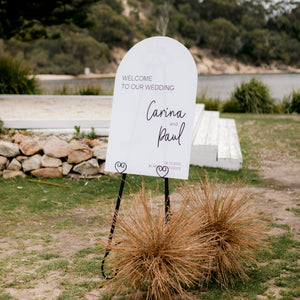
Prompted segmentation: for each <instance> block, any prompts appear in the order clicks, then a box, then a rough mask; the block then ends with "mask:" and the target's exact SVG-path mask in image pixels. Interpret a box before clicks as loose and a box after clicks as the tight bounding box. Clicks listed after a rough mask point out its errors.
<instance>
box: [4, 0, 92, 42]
mask: <svg viewBox="0 0 300 300" xmlns="http://www.w3.org/2000/svg"><path fill="white" fill-rule="evenodd" d="M94 1H97V0H60V1H59V0H56V1H42V0H31V1H24V0H1V1H0V37H1V38H3V39H10V38H11V37H13V36H16V35H17V36H19V37H20V38H23V37H24V36H26V37H27V38H28V36H31V37H32V39H34V38H35V37H37V38H40V36H41V35H40V34H37V32H36V29H33V27H34V26H35V25H42V26H51V25H57V24H63V23H69V24H70V23H73V24H75V25H77V26H79V27H90V26H92V25H93V24H92V23H91V21H89V20H88V15H87V7H88V6H89V5H90V4H91V3H93V2H94ZM42 35H43V36H46V34H45V32H43V34H42Z"/></svg>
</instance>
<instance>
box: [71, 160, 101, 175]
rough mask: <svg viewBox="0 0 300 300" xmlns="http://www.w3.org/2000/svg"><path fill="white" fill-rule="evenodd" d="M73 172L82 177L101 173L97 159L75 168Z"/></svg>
mask: <svg viewBox="0 0 300 300" xmlns="http://www.w3.org/2000/svg"><path fill="white" fill-rule="evenodd" d="M73 171H74V172H77V173H80V174H82V175H96V174H98V173H99V164H98V162H97V159H95V158H92V159H90V160H88V161H84V162H82V163H80V164H78V165H76V166H74V168H73Z"/></svg>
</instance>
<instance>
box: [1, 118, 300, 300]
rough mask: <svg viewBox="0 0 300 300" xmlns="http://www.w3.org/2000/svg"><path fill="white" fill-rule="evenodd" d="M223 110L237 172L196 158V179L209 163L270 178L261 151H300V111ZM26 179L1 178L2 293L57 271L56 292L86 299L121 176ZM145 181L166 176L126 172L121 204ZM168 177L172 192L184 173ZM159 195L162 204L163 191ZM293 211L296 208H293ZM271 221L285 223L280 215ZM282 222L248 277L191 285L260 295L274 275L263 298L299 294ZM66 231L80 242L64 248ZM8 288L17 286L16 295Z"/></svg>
mask: <svg viewBox="0 0 300 300" xmlns="http://www.w3.org/2000/svg"><path fill="white" fill-rule="evenodd" d="M222 117H230V118H234V119H235V120H236V124H237V128H238V132H239V139H240V144H241V149H242V154H243V159H244V162H243V168H242V170H240V171H238V172H237V171H225V170H216V169H213V168H200V167H195V166H191V168H190V176H189V182H190V183H191V184H192V183H195V182H197V179H198V177H199V176H200V177H203V176H204V175H205V173H204V171H206V172H207V173H208V174H209V177H210V178H218V179H219V180H220V181H222V182H224V181H226V182H232V181H233V180H236V179H238V178H241V179H243V180H244V182H245V185H248V186H252V185H256V186H266V185H269V183H268V182H266V181H265V180H263V179H262V178H260V175H259V169H260V161H261V157H260V155H261V154H262V152H264V153H266V155H274V153H275V155H278V157H280V155H285V156H290V157H292V158H293V159H299V158H300V157H299V155H300V151H299V149H300V145H299V142H300V133H299V123H300V119H299V117H297V118H290V117H288V116H279V115H250V114H223V115H222ZM29 179H30V178H29V177H27V178H25V179H23V178H14V179H3V178H2V177H1V178H0V299H22V296H16V295H17V292H20V293H21V292H22V291H25V292H26V291H27V292H28V293H29V292H30V291H32V290H34V289H35V288H36V287H37V286H38V285H39V282H41V281H42V282H46V281H47V280H48V279H49V281H51V280H50V278H52V280H53V276H54V277H55V278H57V279H56V281H57V285H58V288H59V291H60V292H59V293H58V294H57V297H56V299H60V300H62V299H87V298H86V296H85V295H87V293H89V292H91V291H93V290H94V289H95V288H96V287H98V286H101V284H102V283H103V279H102V277H101V272H100V266H101V260H102V257H103V253H104V246H105V244H103V243H102V244H101V243H98V242H91V239H92V240H93V239H94V240H98V239H102V238H105V237H106V236H107V234H108V230H109V225H108V221H107V219H106V218H107V217H108V216H109V215H110V214H111V213H112V211H113V209H114V203H115V200H116V197H117V193H118V189H119V185H120V180H121V177H120V176H119V175H114V176H103V177H101V178H100V179H99V180H96V179H95V180H79V181H74V180H69V179H47V180H44V181H45V182H50V183H56V184H59V185H61V186H55V185H50V184H47V183H39V182H31V181H29ZM142 183H144V185H145V186H146V189H147V190H148V191H149V193H150V192H151V195H163V193H164V181H163V180H162V179H160V178H153V177H146V176H145V177H141V176H135V175H127V184H126V186H125V190H124V196H123V199H124V200H123V202H122V206H121V211H122V210H126V207H127V206H129V205H130V198H131V197H130V194H131V193H135V192H136V191H138V189H139V188H140V186H141V185H142ZM169 183H170V191H171V192H173V191H175V190H176V188H177V187H178V186H179V185H180V184H181V183H182V181H181V180H173V179H170V180H169ZM161 201H162V202H161V205H163V196H162V200H161ZM171 201H172V199H171ZM171 204H172V202H171ZM294 213H298V214H299V212H297V211H296V209H294ZM271 226H275V227H276V226H278V227H281V228H282V225H279V224H276V223H273V224H271ZM283 227H284V226H283ZM283 229H284V230H285V232H284V233H282V234H281V235H279V236H276V237H270V238H269V242H270V243H271V244H272V248H273V251H272V253H269V252H265V251H263V252H262V253H260V254H258V260H259V263H260V265H261V266H260V268H257V267H253V268H252V269H250V270H249V272H248V275H249V278H250V279H249V280H248V281H247V282H238V283H237V284H236V286H234V287H229V288H227V289H225V288H220V287H219V286H218V285H217V284H216V283H215V282H213V281H212V282H209V284H207V285H206V286H204V287H203V288H197V287H196V288H194V289H192V290H190V293H191V294H193V295H195V296H199V299H200V298H201V299H215V300H217V299H258V295H264V293H265V292H266V291H267V289H268V286H269V283H270V282H272V284H273V285H274V286H275V287H277V288H278V289H279V290H280V291H279V295H278V297H277V296H272V295H271V294H268V295H265V298H260V299H282V300H288V299H299V298H298V297H300V288H299V287H300V284H299V278H300V269H299V259H300V255H299V253H300V251H299V247H300V244H299V242H297V241H296V240H294V239H293V236H292V235H291V233H290V229H289V226H285V227H284V228H283ZM65 236H66V237H70V238H72V239H74V242H75V243H76V239H78V242H79V241H80V243H81V244H80V245H78V246H77V247H75V248H74V251H73V250H72V247H71V246H72V244H71V245H69V247H70V249H62V248H59V247H58V245H60V243H61V242H62V241H64V238H65ZM68 250H70V251H68ZM48 288H49V295H52V298H53V293H54V290H52V289H51V285H49V287H48ZM10 289H14V291H17V292H16V295H15V296H14V295H13V294H11V293H10V292H9V291H10ZM275 292H276V291H275ZM275 292H274V295H275V294H276V293H275ZM114 293H115V291H106V292H104V293H102V294H101V297H100V296H99V299H111V298H112V295H113V294H114ZM20 295H21V294H20ZM49 297H50V296H49ZM122 297H123V298H122ZM122 297H121V298H118V299H131V298H130V296H128V295H127V293H124V294H123V296H122ZM276 297H277V298H276ZM32 299H47V297H46V298H39V297H38V296H37V297H32Z"/></svg>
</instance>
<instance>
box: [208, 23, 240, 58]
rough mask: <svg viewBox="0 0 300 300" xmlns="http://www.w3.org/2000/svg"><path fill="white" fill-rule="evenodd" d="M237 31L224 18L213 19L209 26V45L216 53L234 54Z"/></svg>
mask: <svg viewBox="0 0 300 300" xmlns="http://www.w3.org/2000/svg"><path fill="white" fill-rule="evenodd" d="M238 32H239V31H238V29H237V28H236V27H235V26H234V25H233V24H232V23H231V22H230V21H228V20H226V19H224V18H218V19H214V20H213V21H212V22H211V23H210V24H209V38H208V42H209V45H210V46H211V47H212V48H213V49H214V50H215V51H216V53H234V51H235V49H236V41H235V39H236V37H237V35H238Z"/></svg>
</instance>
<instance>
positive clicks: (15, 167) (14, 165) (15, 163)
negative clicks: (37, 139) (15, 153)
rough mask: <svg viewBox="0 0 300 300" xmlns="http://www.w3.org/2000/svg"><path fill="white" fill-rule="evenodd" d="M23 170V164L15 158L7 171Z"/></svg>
mask: <svg viewBox="0 0 300 300" xmlns="http://www.w3.org/2000/svg"><path fill="white" fill-rule="evenodd" d="M21 168H22V165H21V163H20V162H19V161H18V160H17V159H16V158H14V159H13V160H12V161H11V162H10V164H9V165H8V167H7V170H11V171H20V170H21Z"/></svg>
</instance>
